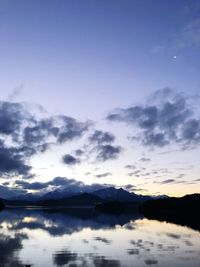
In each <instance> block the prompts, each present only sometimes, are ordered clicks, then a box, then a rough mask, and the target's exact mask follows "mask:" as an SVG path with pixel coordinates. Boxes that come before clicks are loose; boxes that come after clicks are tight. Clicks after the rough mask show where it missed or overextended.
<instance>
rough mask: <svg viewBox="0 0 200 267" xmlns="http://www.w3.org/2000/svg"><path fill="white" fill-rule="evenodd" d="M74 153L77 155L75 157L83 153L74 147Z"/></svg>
mask: <svg viewBox="0 0 200 267" xmlns="http://www.w3.org/2000/svg"><path fill="white" fill-rule="evenodd" d="M74 154H75V155H76V156H77V157H80V156H82V155H83V154H84V151H83V150H82V149H76V150H75V151H74Z"/></svg>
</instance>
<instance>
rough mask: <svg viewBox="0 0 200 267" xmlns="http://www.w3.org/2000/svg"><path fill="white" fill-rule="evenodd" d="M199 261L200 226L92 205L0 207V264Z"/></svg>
mask: <svg viewBox="0 0 200 267" xmlns="http://www.w3.org/2000/svg"><path fill="white" fill-rule="evenodd" d="M22 266H37V267H52V266H70V267H75V266H85V267H87V266H89V267H90V266H91V267H93V266H94V267H104V266H113V267H116V266H117V267H119V266H130V267H134V266H135V267H142V266H158V267H159V266H162V267H165V266H166V267H169V266H172V267H178V266H181V267H183V266H187V267H199V266H200V232H199V231H195V230H193V229H190V228H188V227H183V226H179V225H175V224H172V223H166V222H159V221H156V220H148V219H146V218H144V217H143V216H142V215H140V214H123V215H108V214H102V213H97V212H96V211H94V210H92V209H68V210H67V209H66V210H40V209H23V208H21V209H5V210H3V211H2V212H0V267H22Z"/></svg>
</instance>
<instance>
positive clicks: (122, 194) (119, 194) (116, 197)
mask: <svg viewBox="0 0 200 267" xmlns="http://www.w3.org/2000/svg"><path fill="white" fill-rule="evenodd" d="M92 193H93V194H94V195H96V196H99V197H101V198H103V199H105V200H106V201H121V202H144V201H147V200H150V199H154V196H143V195H137V194H135V193H130V192H128V191H126V190H124V189H123V188H119V189H117V188H114V187H107V188H103V189H99V190H96V191H93V192H92ZM156 198H159V196H156ZM161 198H164V196H161Z"/></svg>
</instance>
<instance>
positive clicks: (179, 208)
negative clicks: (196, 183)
mask: <svg viewBox="0 0 200 267" xmlns="http://www.w3.org/2000/svg"><path fill="white" fill-rule="evenodd" d="M199 208H200V194H193V195H186V196H184V197H181V198H173V197H170V198H166V199H158V200H149V201H146V202H144V203H143V204H142V205H141V207H140V211H141V212H142V213H143V214H144V216H145V217H147V218H148V219H156V220H160V221H168V222H172V223H176V224H180V225H183V226H189V227H191V228H193V229H196V230H200V213H199Z"/></svg>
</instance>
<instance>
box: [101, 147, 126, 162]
mask: <svg viewBox="0 0 200 267" xmlns="http://www.w3.org/2000/svg"><path fill="white" fill-rule="evenodd" d="M96 151H97V157H96V159H97V161H103V162H104V161H107V160H113V159H117V158H118V156H119V154H120V153H121V151H122V148H121V147H120V146H113V145H99V146H97V147H96Z"/></svg>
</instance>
